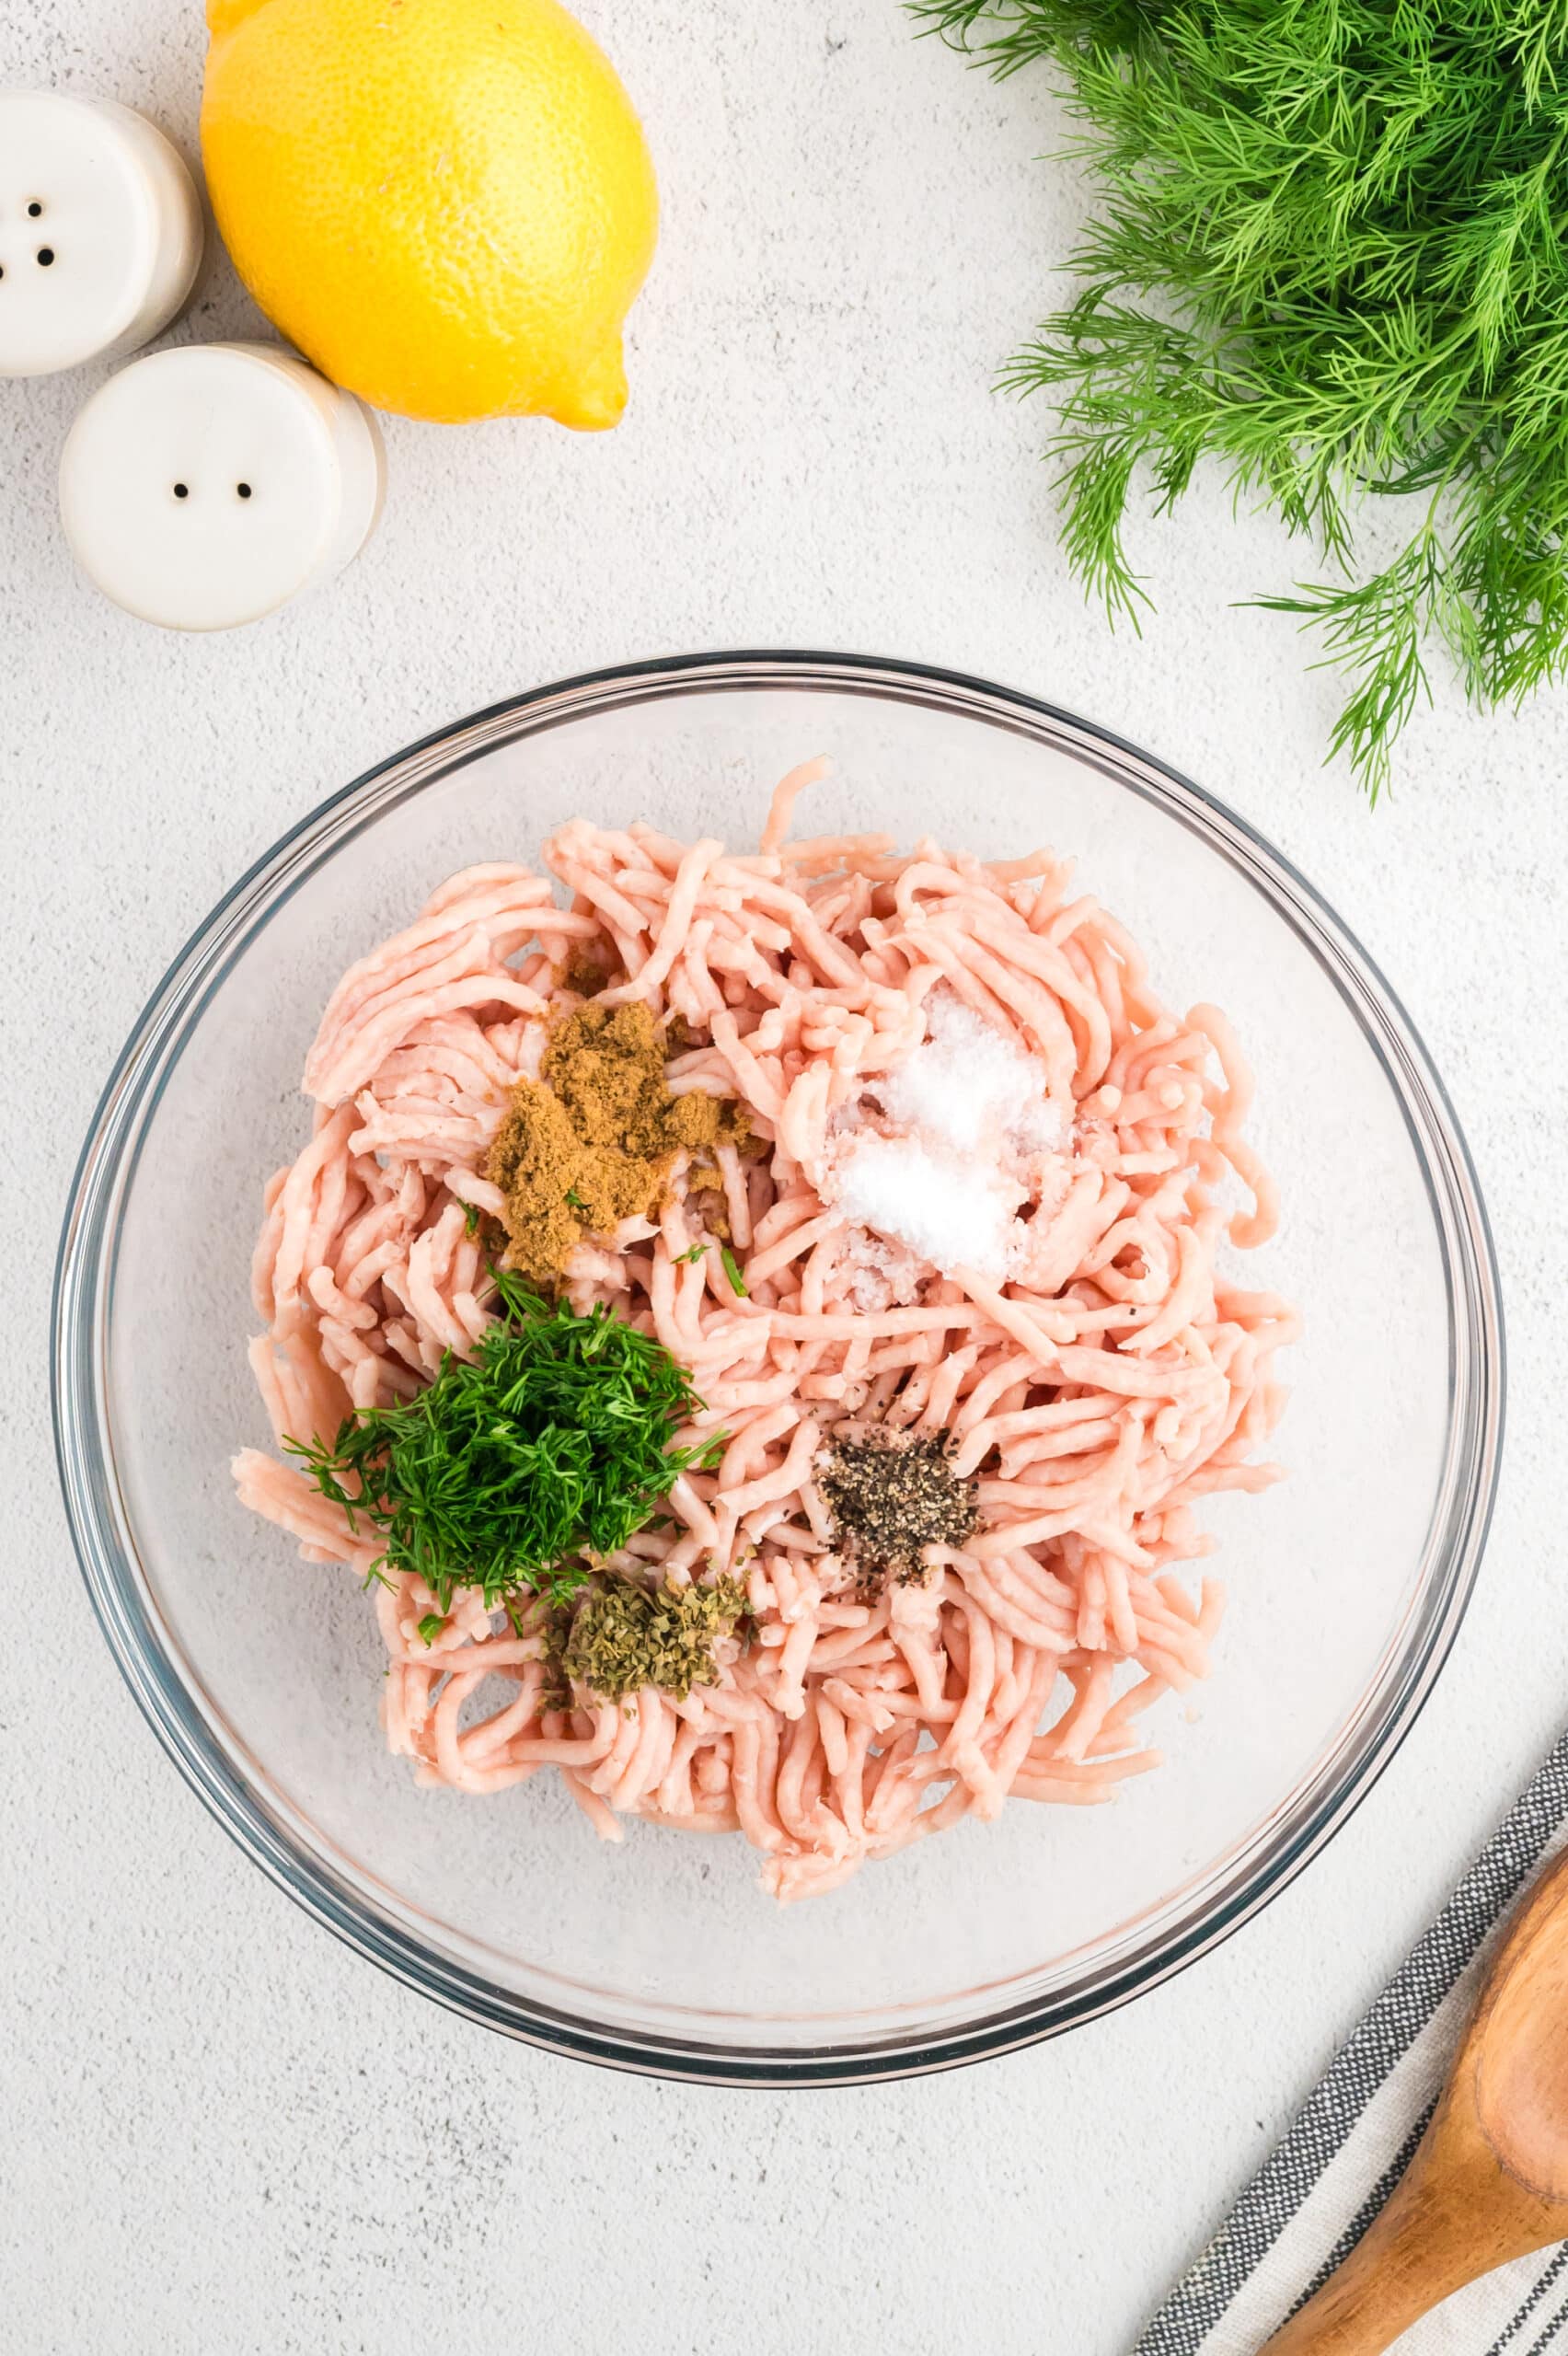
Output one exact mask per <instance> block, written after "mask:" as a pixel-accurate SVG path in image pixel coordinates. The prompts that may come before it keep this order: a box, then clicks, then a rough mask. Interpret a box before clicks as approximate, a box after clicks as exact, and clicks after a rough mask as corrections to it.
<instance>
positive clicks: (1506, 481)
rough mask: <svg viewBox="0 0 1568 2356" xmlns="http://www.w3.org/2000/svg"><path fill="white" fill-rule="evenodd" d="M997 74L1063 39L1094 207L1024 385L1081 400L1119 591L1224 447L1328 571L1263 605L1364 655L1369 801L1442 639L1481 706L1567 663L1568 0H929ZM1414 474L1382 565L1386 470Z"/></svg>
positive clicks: (1085, 574) (1088, 492) (1355, 699)
mask: <svg viewBox="0 0 1568 2356" xmlns="http://www.w3.org/2000/svg"><path fill="white" fill-rule="evenodd" d="M912 6H913V7H914V11H915V13H916V14H917V16H918V17H921V18H922V19H923V20H924V29H928V30H935V31H940V32H941V33H942V34H944V35H945V36H946V37H947V38H948V39H949V40H951V41H953V42H954V43H955V44H956V45H957V46H959V47H961V48H963V49H966V50H968V51H970V52H972V53H973V54H974V56H976V57H977V58H979V59H981V60H982V61H984V62H986V63H987V64H989V65H990V66H991V68H992V69H993V70H994V71H995V72H996V73H997V74H998V75H1006V74H1009V73H1012V72H1014V71H1016V70H1017V69H1018V68H1019V67H1020V66H1023V65H1026V64H1030V63H1031V62H1032V61H1035V60H1039V61H1042V62H1043V63H1045V64H1047V65H1049V66H1050V67H1051V68H1053V69H1054V71H1055V75H1057V77H1058V79H1059V80H1060V81H1061V83H1062V84H1063V86H1064V89H1065V95H1066V103H1067V107H1068V110H1069V112H1070V113H1071V114H1072V115H1073V116H1074V117H1075V118H1076V120H1077V121H1078V123H1079V124H1080V125H1081V126H1082V129H1081V132H1080V133H1079V134H1078V137H1077V138H1076V139H1075V140H1074V141H1073V142H1072V144H1071V146H1070V149H1069V152H1070V153H1072V154H1074V155H1077V156H1081V157H1082V158H1083V159H1084V160H1085V161H1086V162H1087V163H1088V165H1089V167H1090V170H1091V172H1092V173H1093V175H1094V177H1095V179H1097V181H1098V183H1099V187H1100V190H1101V200H1102V201H1101V205H1100V208H1099V214H1098V218H1097V219H1096V220H1095V221H1094V222H1093V223H1092V224H1091V225H1090V229H1089V231H1088V233H1087V235H1086V237H1085V238H1084V241H1083V243H1082V245H1081V246H1080V247H1079V248H1078V251H1077V252H1076V253H1075V254H1073V255H1072V256H1071V257H1069V260H1068V263H1067V267H1068V269H1069V270H1070V271H1072V272H1073V274H1074V275H1075V276H1076V277H1077V278H1078V280H1080V281H1081V282H1082V284H1081V288H1080V291H1079V292H1078V295H1077V296H1076V299H1074V300H1073V301H1072V302H1071V303H1069V304H1067V305H1066V306H1065V307H1064V308H1062V309H1060V310H1058V311H1056V312H1055V313H1054V314H1053V315H1052V316H1051V317H1050V318H1047V319H1046V320H1045V321H1044V323H1043V326H1042V327H1041V329H1040V330H1039V334H1038V337H1037V339H1036V341H1034V342H1033V343H1032V344H1031V345H1030V346H1029V347H1028V348H1027V349H1026V350H1024V351H1022V352H1019V353H1018V355H1017V356H1016V357H1015V359H1014V360H1013V361H1012V362H1011V364H1009V367H1008V369H1007V370H1006V372H1005V374H1004V376H1003V379H1002V381H1003V383H1004V385H1006V386H1007V387H1009V388H1011V389H1012V390H1014V391H1016V392H1019V393H1033V392H1044V393H1046V394H1048V395H1049V396H1050V398H1051V399H1052V401H1053V403H1054V406H1055V411H1056V424H1055V432H1054V433H1053V436H1052V438H1051V441H1050V443H1049V445H1048V449H1047V456H1049V457H1050V458H1052V459H1053V460H1054V461H1055V463H1056V464H1057V466H1058V468H1059V470H1060V471H1059V478H1058V480H1059V488H1060V490H1061V492H1062V496H1063V538H1064V542H1065V545H1066V549H1067V553H1068V556H1069V559H1070V560H1071V562H1072V564H1073V567H1074V569H1075V570H1076V572H1078V575H1079V576H1080V578H1081V579H1082V580H1083V582H1084V583H1085V584H1086V586H1087V587H1088V588H1089V589H1090V591H1091V592H1092V593H1094V594H1096V595H1098V596H1099V597H1100V598H1101V599H1102V600H1103V602H1104V605H1105V606H1106V609H1107V613H1108V615H1109V617H1110V618H1111V619H1112V620H1113V621H1114V620H1115V619H1116V618H1118V616H1121V617H1124V618H1129V619H1131V620H1132V621H1133V623H1134V625H1135V627H1136V619H1137V608H1138V606H1139V604H1140V602H1147V595H1146V592H1145V590H1144V587H1143V584H1142V583H1141V582H1140V581H1139V580H1138V579H1137V578H1136V575H1135V574H1134V572H1133V570H1132V568H1131V565H1130V564H1129V562H1128V559H1127V554H1126V550H1125V547H1124V540H1123V526H1124V519H1125V516H1126V514H1127V510H1128V506H1129V503H1130V502H1131V500H1132V498H1133V496H1134V494H1135V491H1136V487H1137V486H1138V485H1139V484H1140V483H1147V484H1150V485H1151V486H1152V496H1153V505H1154V507H1155V509H1156V511H1157V512H1162V511H1168V510H1170V508H1171V507H1173V506H1174V504H1175V502H1176V501H1177V500H1178V499H1179V498H1180V497H1181V495H1182V491H1185V490H1186V488H1187V486H1188V484H1189V482H1190V481H1191V480H1192V478H1193V470H1194V469H1195V468H1196V467H1197V466H1198V464H1199V462H1200V461H1201V460H1205V459H1212V460H1216V461H1217V462H1218V463H1219V465H1220V467H1221V468H1222V469H1223V470H1224V472H1225V475H1226V478H1227V479H1228V484H1229V486H1230V488H1231V490H1232V491H1233V494H1234V495H1235V497H1236V498H1237V499H1238V500H1239V499H1242V498H1251V499H1257V500H1260V501H1262V502H1264V503H1266V504H1267V505H1269V506H1272V507H1273V508H1274V509H1275V510H1276V511H1277V513H1278V514H1280V515H1282V516H1283V517H1284V519H1285V522H1286V525H1288V527H1289V528H1290V530H1291V531H1292V532H1293V533H1297V534H1299V535H1302V536H1303V537H1307V538H1309V539H1310V540H1312V541H1313V542H1314V543H1315V544H1316V548H1317V550H1318V552H1319V555H1320V560H1321V569H1322V570H1323V571H1325V572H1327V573H1328V574H1329V576H1330V577H1328V578H1326V579H1319V580H1315V581H1310V582H1298V583H1296V584H1295V586H1294V588H1293V590H1292V591H1291V592H1290V593H1289V594H1280V595H1264V596H1260V597H1258V598H1256V599H1255V600H1253V601H1252V602H1254V603H1256V604H1259V605H1262V606H1271V607H1273V608H1274V609H1275V610H1277V611H1279V612H1283V613H1289V614H1294V615H1296V616H1297V617H1298V618H1299V619H1300V622H1301V624H1302V626H1303V627H1311V628H1314V629H1317V630H1318V631H1319V632H1320V642H1321V644H1322V647H1323V650H1324V652H1323V655H1322V660H1323V661H1324V662H1325V663H1328V664H1334V665H1336V666H1338V667H1339V668H1341V669H1342V670H1343V672H1344V673H1345V674H1346V675H1347V676H1348V681H1349V694H1348V698H1347V700H1346V702H1345V704H1344V707H1343V710H1342V711H1341V713H1340V715H1339V719H1338V722H1337V723H1336V725H1335V728H1334V732H1333V739H1332V750H1338V749H1340V748H1341V747H1343V748H1344V749H1346V750H1347V751H1348V753H1349V756H1350V758H1351V760H1352V762H1353V764H1354V766H1355V770H1356V772H1357V774H1358V776H1359V777H1360V779H1361V780H1362V782H1363V783H1364V785H1365V786H1366V790H1367V792H1368V793H1369V795H1370V796H1371V797H1372V799H1373V800H1374V801H1375V800H1376V799H1377V796H1378V791H1380V789H1381V788H1382V787H1383V786H1384V785H1385V784H1386V783H1387V781H1388V778H1389V748H1390V746H1391V745H1392V743H1393V741H1394V739H1395V738H1396V736H1397V735H1398V733H1399V732H1400V730H1401V727H1402V726H1403V725H1404V722H1405V721H1406V720H1407V719H1408V718H1409V716H1410V712H1411V710H1412V706H1413V704H1414V702H1415V700H1416V698H1417V697H1418V695H1421V694H1424V693H1425V692H1427V677H1426V660H1427V653H1428V650H1429V648H1430V647H1431V646H1432V645H1433V644H1434V643H1435V644H1437V645H1440V646H1442V647H1443V648H1445V649H1446V650H1447V653H1448V654H1449V656H1450V657H1451V658H1452V661H1453V663H1454V664H1455V666H1456V668H1457V670H1458V676H1460V678H1461V679H1462V680H1463V682H1464V685H1465V688H1466V690H1467V693H1468V694H1469V695H1470V698H1471V699H1474V700H1475V701H1477V702H1479V703H1482V704H1490V703H1496V702H1504V701H1507V702H1514V703H1516V702H1518V701H1519V700H1520V699H1522V698H1523V697H1524V696H1526V695H1527V694H1528V692H1529V691H1530V690H1531V689H1532V688H1534V687H1539V686H1540V685H1542V684H1543V683H1544V682H1548V681H1553V680H1556V679H1558V678H1559V677H1561V676H1562V673H1563V670H1564V667H1565V664H1568V581H1565V577H1564V556H1563V534H1564V526H1565V524H1568V250H1565V243H1564V240H1565V234H1568V0H1440V4H1439V0H1143V5H1132V0H1106V5H1103V6H1095V5H1092V0H912ZM1401 493H1409V494H1412V495H1414V497H1415V498H1416V499H1417V500H1418V501H1419V505H1418V506H1417V508H1416V509H1415V511H1414V512H1415V522H1414V525H1413V527H1412V531H1411V533H1410V535H1409V537H1408V538H1407V539H1406V541H1405V542H1404V544H1403V545H1402V546H1401V548H1400V549H1398V551H1397V553H1396V554H1395V555H1394V556H1393V557H1392V558H1391V559H1390V560H1389V562H1388V563H1386V564H1383V565H1381V566H1379V567H1377V568H1376V569H1368V568H1367V567H1366V566H1365V565H1363V564H1361V563H1360V562H1358V560H1357V551H1356V548H1355V527H1356V525H1357V523H1358V522H1359V521H1361V520H1362V519H1363V516H1364V514H1365V511H1364V510H1363V509H1362V507H1361V504H1360V502H1361V500H1362V497H1363V495H1364V494H1374V495H1378V496H1389V495H1393V494H1401Z"/></svg>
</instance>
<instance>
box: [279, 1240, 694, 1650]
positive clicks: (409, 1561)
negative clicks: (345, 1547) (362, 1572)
mask: <svg viewBox="0 0 1568 2356" xmlns="http://www.w3.org/2000/svg"><path fill="white" fill-rule="evenodd" d="M492 1273H493V1274H494V1276H495V1283H496V1289H497V1293H498V1296H499V1298H498V1300H497V1303H496V1311H497V1314H496V1319H495V1322H494V1323H492V1324H491V1325H490V1327H489V1328H488V1329H487V1331H486V1332H485V1334H484V1335H483V1337H482V1339H481V1340H480V1342H479V1345H478V1350H477V1351H476V1353H475V1356H474V1357H473V1359H472V1360H471V1361H465V1360H463V1359H461V1358H455V1357H452V1356H451V1355H450V1354H449V1355H448V1356H447V1357H445V1358H444V1360H443V1363H442V1369H441V1372H440V1373H439V1374H438V1375H437V1376H436V1378H435V1380H434V1381H433V1382H432V1383H431V1384H430V1386H429V1388H428V1389H427V1390H424V1391H421V1392H419V1393H418V1394H417V1395H416V1396H415V1397H414V1398H412V1399H409V1400H407V1401H404V1402H400V1403H398V1405H396V1406H391V1407H375V1408H371V1409H368V1410H366V1411H365V1412H364V1413H363V1414H361V1415H352V1416H350V1418H349V1419H348V1421H347V1422H346V1423H345V1424H344V1425H343V1426H342V1427H341V1429H340V1431H339V1433H338V1435H337V1438H335V1439H334V1440H333V1441H332V1443H331V1445H330V1446H328V1445H326V1444H325V1443H324V1442H322V1441H321V1440H320V1439H319V1438H317V1440H315V1441H314V1442H312V1443H311V1444H310V1445H308V1446H306V1445H305V1444H304V1443H302V1442H299V1441H293V1440H291V1441H289V1442H288V1443H287V1446H288V1447H289V1448H290V1449H292V1450H293V1452H294V1454H295V1455H296V1456H299V1457H300V1458H302V1459H303V1460H304V1462H305V1465H306V1470H307V1472H309V1474H310V1477H311V1479H312V1480H313V1481H314V1482H315V1484H316V1485H317V1488H318V1489H319V1490H320V1492H321V1494H322V1495H323V1496H327V1497H330V1498H331V1499H332V1500H333V1501H334V1503H336V1504H338V1505H340V1506H342V1507H344V1509H345V1510H346V1511H347V1513H348V1515H349V1517H350V1520H351V1522H352V1523H354V1524H355V1525H356V1526H357V1522H358V1520H359V1519H360V1518H362V1517H363V1519H364V1520H365V1521H367V1522H368V1523H369V1524H370V1526H371V1528H372V1529H373V1530H375V1532H376V1533H377V1535H378V1536H379V1537H380V1539H381V1541H382V1552H381V1553H380V1555H379V1556H378V1557H377V1559H376V1564H375V1569H376V1571H378V1572H379V1571H380V1569H381V1568H382V1566H383V1565H386V1567H387V1568H388V1569H391V1570H395V1571H415V1572H417V1573H418V1574H419V1576H420V1577H421V1578H422V1579H423V1581H424V1583H425V1585H426V1586H427V1587H428V1588H429V1589H430V1591H431V1593H432V1596H433V1597H434V1598H435V1600H436V1601H437V1603H438V1604H439V1605H440V1607H441V1611H442V1612H443V1614H444V1613H445V1612H447V1611H450V1609H451V1606H452V1599H453V1595H454V1594H455V1590H456V1589H457V1588H460V1587H476V1588H479V1590H480V1591H481V1593H482V1594H483V1597H484V1600H485V1603H486V1605H487V1606H488V1607H489V1608H490V1609H492V1610H493V1609H495V1608H496V1607H497V1606H498V1605H501V1604H502V1603H504V1602H505V1601H506V1600H507V1598H508V1597H509V1596H511V1595H513V1594H515V1593H516V1592H517V1591H518V1590H519V1589H526V1590H530V1591H532V1592H533V1593H536V1594H538V1595H542V1596H545V1597H547V1598H548V1600H551V1601H552V1602H560V1601H563V1600H565V1599H566V1598H567V1597H568V1596H570V1595H571V1594H572V1593H573V1592H574V1591H575V1589H576V1588H579V1587H581V1586H582V1582H583V1580H584V1579H585V1578H586V1577H587V1576H588V1574H589V1571H590V1569H591V1568H592V1567H593V1566H594V1565H595V1564H596V1563H598V1562H599V1561H601V1560H602V1559H603V1558H604V1557H605V1556H606V1555H609V1554H614V1553H617V1551H618V1550H619V1549H620V1548H621V1547H623V1546H624V1545H625V1544H626V1542H627V1540H628V1538H630V1537H631V1535H632V1534H633V1532H634V1531H636V1530H640V1529H641V1528H642V1527H643V1526H644V1524H645V1523H646V1522H648V1521H649V1520H651V1519H652V1517H653V1515H654V1514H655V1512H656V1511H657V1509H658V1507H660V1506H661V1505H662V1503H663V1500H664V1498H665V1497H666V1496H668V1495H669V1492H670V1489H671V1487H672V1486H673V1484H674V1482H675V1480H676V1478H677V1477H678V1475H679V1474H680V1473H681V1472H684V1471H686V1468H687V1467H688V1466H690V1465H694V1464H707V1463H709V1462H711V1461H713V1458H714V1456H715V1454H716V1452H717V1449H718V1447H719V1445H720V1443H719V1442H718V1441H717V1440H716V1439H705V1440H703V1441H701V1442H700V1443H699V1444H698V1445H697V1446H696V1447H689V1448H680V1449H676V1448H672V1447H671V1446H670V1441H671V1438H672V1437H673V1436H674V1432H675V1431H676V1430H677V1428H678V1427H679V1426H681V1425H682V1424H685V1423H686V1422H688V1421H689V1419H690V1418H691V1416H692V1415H696V1414H698V1412H699V1411H700V1408H701V1401H700V1400H699V1399H698V1397H697V1396H696V1394H695V1393H694V1392H693V1390H692V1388H691V1384H690V1381H689V1380H688V1378H687V1376H686V1370H685V1369H684V1368H682V1367H681V1366H679V1365H677V1364H676V1362H675V1360H674V1358H673V1357H671V1356H670V1353H669V1351H668V1350H666V1349H665V1348H664V1346H663V1344H662V1343H661V1342H658V1341H656V1340H655V1339H654V1338H653V1336H652V1335H651V1334H640V1333H639V1332H638V1331H637V1330H636V1328H635V1327H633V1326H630V1325H628V1324H626V1323H624V1322H623V1321H622V1320H621V1319H619V1318H618V1317H614V1316H612V1315H611V1314H610V1312H609V1311H607V1310H606V1309H604V1308H595V1309H594V1311H592V1312H591V1313H590V1314H589V1315H588V1316H586V1317H579V1316H578V1315H577V1314H576V1313H575V1311H573V1310H571V1308H569V1307H568V1306H567V1304H566V1303H565V1302H561V1303H559V1304H558V1305H557V1306H556V1307H555V1308H553V1309H552V1308H551V1307H549V1306H548V1304H547V1303H546V1302H545V1301H543V1300H541V1299H538V1298H537V1296H536V1295H535V1294H534V1293H532V1292H531V1291H529V1290H528V1288H526V1286H525V1284H524V1283H523V1282H522V1281H521V1279H520V1278H518V1277H516V1276H512V1275H510V1274H508V1273H507V1272H505V1271H503V1270H502V1271H492ZM421 1633H422V1631H421ZM427 1641H428V1639H427Z"/></svg>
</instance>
